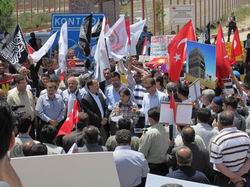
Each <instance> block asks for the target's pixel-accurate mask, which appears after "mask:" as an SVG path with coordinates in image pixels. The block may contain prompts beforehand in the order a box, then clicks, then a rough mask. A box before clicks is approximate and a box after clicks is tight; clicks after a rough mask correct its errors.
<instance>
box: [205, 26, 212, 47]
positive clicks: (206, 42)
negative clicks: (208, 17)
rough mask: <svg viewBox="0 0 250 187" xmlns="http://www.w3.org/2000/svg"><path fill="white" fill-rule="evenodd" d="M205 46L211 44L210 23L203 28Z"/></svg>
mask: <svg viewBox="0 0 250 187" xmlns="http://www.w3.org/2000/svg"><path fill="white" fill-rule="evenodd" d="M205 44H211V41H210V22H209V23H208V24H207V26H206V28H205Z"/></svg>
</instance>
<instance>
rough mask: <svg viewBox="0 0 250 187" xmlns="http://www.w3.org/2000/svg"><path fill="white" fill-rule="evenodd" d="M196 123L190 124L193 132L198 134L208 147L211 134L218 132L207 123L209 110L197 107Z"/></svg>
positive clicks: (209, 115) (209, 114)
mask: <svg viewBox="0 0 250 187" xmlns="http://www.w3.org/2000/svg"><path fill="white" fill-rule="evenodd" d="M197 117H198V122H199V123H198V124H196V125H194V126H192V127H193V129H194V131H195V134H197V135H199V136H200V137H201V138H202V139H203V141H204V143H205V145H206V147H208V145H209V143H210V140H211V138H212V137H213V136H215V135H217V134H218V130H217V129H215V128H213V127H212V125H210V124H209V121H210V117H211V112H210V110H209V109H207V108H199V109H198V111H197Z"/></svg>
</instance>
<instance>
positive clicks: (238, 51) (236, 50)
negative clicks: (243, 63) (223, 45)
mask: <svg viewBox="0 0 250 187" xmlns="http://www.w3.org/2000/svg"><path fill="white" fill-rule="evenodd" d="M242 55H243V51H242V46H241V42H240V36H239V31H238V28H236V30H235V31H234V37H233V42H232V46H231V56H230V61H231V65H233V64H235V63H236V57H238V56H242Z"/></svg>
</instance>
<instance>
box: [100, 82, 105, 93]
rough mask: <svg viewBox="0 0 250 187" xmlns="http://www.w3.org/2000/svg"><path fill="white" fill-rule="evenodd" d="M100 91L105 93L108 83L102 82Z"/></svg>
mask: <svg viewBox="0 0 250 187" xmlns="http://www.w3.org/2000/svg"><path fill="white" fill-rule="evenodd" d="M99 86H100V89H101V90H102V91H103V93H105V87H106V81H102V82H100V83H99Z"/></svg>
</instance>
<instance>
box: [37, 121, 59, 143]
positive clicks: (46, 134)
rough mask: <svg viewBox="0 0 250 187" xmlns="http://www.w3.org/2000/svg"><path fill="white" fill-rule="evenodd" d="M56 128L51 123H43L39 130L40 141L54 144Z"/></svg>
mask: <svg viewBox="0 0 250 187" xmlns="http://www.w3.org/2000/svg"><path fill="white" fill-rule="evenodd" d="M56 134H57V130H56V128H55V127H53V126H51V125H45V126H43V128H42V130H41V135H40V136H41V137H40V138H41V142H42V143H50V144H54V142H53V141H54V139H55V138H56Z"/></svg>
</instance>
